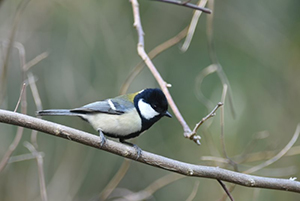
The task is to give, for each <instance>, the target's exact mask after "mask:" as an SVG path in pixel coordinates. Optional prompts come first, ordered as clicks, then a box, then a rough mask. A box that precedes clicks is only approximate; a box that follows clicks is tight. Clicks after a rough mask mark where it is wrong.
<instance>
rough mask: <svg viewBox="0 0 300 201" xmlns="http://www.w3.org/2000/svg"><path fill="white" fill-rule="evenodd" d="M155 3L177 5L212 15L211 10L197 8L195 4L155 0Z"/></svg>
mask: <svg viewBox="0 0 300 201" xmlns="http://www.w3.org/2000/svg"><path fill="white" fill-rule="evenodd" d="M153 1H159V2H164V3H170V4H175V5H178V6H184V7H188V8H192V9H195V10H200V11H202V12H204V13H208V14H211V10H210V9H208V8H203V7H200V6H197V5H195V4H191V3H188V2H181V1H172V0H153Z"/></svg>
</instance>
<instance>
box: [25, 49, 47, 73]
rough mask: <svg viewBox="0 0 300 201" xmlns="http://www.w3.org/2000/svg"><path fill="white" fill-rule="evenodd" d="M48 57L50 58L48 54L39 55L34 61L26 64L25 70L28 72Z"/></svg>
mask: <svg viewBox="0 0 300 201" xmlns="http://www.w3.org/2000/svg"><path fill="white" fill-rule="evenodd" d="M48 56H49V53H48V52H43V53H42V54H39V55H38V56H36V57H35V58H34V59H32V60H31V61H29V62H27V63H26V65H25V66H24V70H25V71H28V70H29V69H30V68H31V67H32V66H35V65H36V64H38V63H39V62H41V61H42V60H43V59H46V58H47V57H48Z"/></svg>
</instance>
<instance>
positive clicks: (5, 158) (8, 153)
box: [0, 83, 26, 172]
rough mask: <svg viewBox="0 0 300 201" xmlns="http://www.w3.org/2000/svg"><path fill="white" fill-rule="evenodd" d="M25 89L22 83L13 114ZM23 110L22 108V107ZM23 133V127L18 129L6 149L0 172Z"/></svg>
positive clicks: (0, 163)
mask: <svg viewBox="0 0 300 201" xmlns="http://www.w3.org/2000/svg"><path fill="white" fill-rule="evenodd" d="M25 89H26V84H25V83H24V84H23V85H22V89H21V92H20V96H19V99H18V102H17V104H16V107H15V110H14V112H16V111H17V109H18V107H19V104H20V102H21V100H22V98H24V92H25ZM22 108H24V107H22ZM22 112H24V113H25V112H26V109H25V110H24V109H22ZM23 131H24V128H23V127H18V130H17V134H16V136H15V139H14V140H13V142H12V143H11V144H10V145H9V147H8V150H7V151H6V153H5V154H4V156H3V158H2V160H1V162H0V172H1V171H2V170H3V169H4V168H5V166H6V165H7V163H8V161H9V158H10V156H11V155H12V153H13V152H14V151H15V149H16V148H17V146H18V144H19V143H20V140H21V138H22V136H23Z"/></svg>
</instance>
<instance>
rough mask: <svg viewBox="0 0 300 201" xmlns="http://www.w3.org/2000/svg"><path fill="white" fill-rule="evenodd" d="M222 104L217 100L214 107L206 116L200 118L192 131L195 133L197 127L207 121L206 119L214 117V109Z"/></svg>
mask: <svg viewBox="0 0 300 201" xmlns="http://www.w3.org/2000/svg"><path fill="white" fill-rule="evenodd" d="M222 105H223V103H222V102H219V103H218V104H217V105H216V107H215V108H214V109H213V110H212V111H211V112H210V113H209V114H208V115H207V116H206V117H203V118H202V119H201V121H199V123H197V124H196V126H195V128H194V129H193V133H195V134H196V133H197V130H198V129H199V127H200V126H201V125H202V124H203V123H204V122H205V121H207V120H208V119H210V118H211V117H214V116H215V115H216V111H217V109H219V107H221V106H222Z"/></svg>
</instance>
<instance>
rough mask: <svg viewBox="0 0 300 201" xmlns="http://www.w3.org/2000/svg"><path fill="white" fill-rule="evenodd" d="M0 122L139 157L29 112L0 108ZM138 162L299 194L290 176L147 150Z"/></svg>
mask: <svg viewBox="0 0 300 201" xmlns="http://www.w3.org/2000/svg"><path fill="white" fill-rule="evenodd" d="M0 122H3V123H7V124H11V125H17V126H22V127H26V128H29V129H34V130H39V131H41V132H45V133H48V134H51V135H53V136H56V137H61V138H64V139H68V140H71V141H72V142H79V143H81V144H85V145H87V146H90V147H94V148H97V149H102V150H104V151H108V152H110V153H114V154H117V155H120V156H122V157H126V158H130V159H132V160H136V158H137V152H136V149H135V148H133V147H130V146H126V145H124V144H122V143H119V142H115V141H112V140H109V139H107V141H106V143H105V145H104V146H103V147H101V148H100V147H99V143H100V139H99V137H98V136H96V135H93V134H90V133H86V132H83V131H79V130H76V129H73V128H70V127H67V126H63V125H60V124H56V123H52V122H49V121H45V120H42V119H38V118H34V117H30V116H28V115H24V114H19V113H16V112H10V111H7V110H1V109H0ZM137 161H139V162H141V163H144V164H148V165H151V166H154V167H158V168H162V169H165V170H168V171H172V172H176V173H178V174H182V175H186V176H193V177H205V178H211V179H219V180H222V181H227V182H230V183H235V184H238V185H242V186H247V187H257V188H269V189H276V190H284V191H292V192H298V193H300V182H298V181H295V180H290V179H279V178H270V177H260V176H253V175H248V174H243V173H239V172H234V171H230V170H225V169H222V168H218V167H208V166H201V165H194V164H189V163H184V162H181V161H177V160H173V159H170V158H166V157H163V156H159V155H156V154H152V153H149V152H147V151H143V152H142V155H141V156H140V157H139V158H138V159H137Z"/></svg>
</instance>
